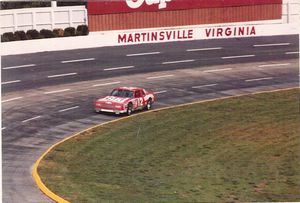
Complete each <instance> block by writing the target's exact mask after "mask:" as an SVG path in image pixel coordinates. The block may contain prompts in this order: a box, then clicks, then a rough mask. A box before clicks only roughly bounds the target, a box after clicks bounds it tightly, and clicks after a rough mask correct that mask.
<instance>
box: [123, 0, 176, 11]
mask: <svg viewBox="0 0 300 203" xmlns="http://www.w3.org/2000/svg"><path fill="white" fill-rule="evenodd" d="M145 1H146V4H147V5H148V6H151V5H153V4H158V8H159V9H163V8H166V7H167V2H170V1H172V0H126V3H127V6H129V7H130V8H133V9H135V8H139V7H141V6H142V4H143V3H144V2H145Z"/></svg>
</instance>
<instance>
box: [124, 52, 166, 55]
mask: <svg viewBox="0 0 300 203" xmlns="http://www.w3.org/2000/svg"><path fill="white" fill-rule="evenodd" d="M155 54H160V52H148V53H137V54H127V55H126V56H146V55H155Z"/></svg>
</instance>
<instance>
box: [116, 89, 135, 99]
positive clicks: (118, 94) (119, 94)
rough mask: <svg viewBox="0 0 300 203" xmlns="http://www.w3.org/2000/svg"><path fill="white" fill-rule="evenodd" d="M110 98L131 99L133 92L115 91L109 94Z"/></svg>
mask: <svg viewBox="0 0 300 203" xmlns="http://www.w3.org/2000/svg"><path fill="white" fill-rule="evenodd" d="M110 95H111V96H115V97H133V91H130V90H123V89H115V90H113V91H112V92H111V94H110Z"/></svg>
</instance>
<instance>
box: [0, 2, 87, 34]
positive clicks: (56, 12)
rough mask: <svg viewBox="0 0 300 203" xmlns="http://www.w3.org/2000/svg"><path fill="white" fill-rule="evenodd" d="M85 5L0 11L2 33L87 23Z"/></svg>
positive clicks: (51, 28)
mask: <svg viewBox="0 0 300 203" xmlns="http://www.w3.org/2000/svg"><path fill="white" fill-rule="evenodd" d="M87 19H88V18H87V10H86V8H85V6H62V7H44V8H28V9H27V8H26V9H8V10H1V11H0V22H1V25H0V33H1V34H3V33H5V32H15V31H18V30H23V31H25V32H26V31H27V30H30V29H36V30H41V29H49V30H53V29H55V28H62V29H64V28H66V27H77V26H78V25H83V24H84V25H87V24H88V22H87V21H88V20H87Z"/></svg>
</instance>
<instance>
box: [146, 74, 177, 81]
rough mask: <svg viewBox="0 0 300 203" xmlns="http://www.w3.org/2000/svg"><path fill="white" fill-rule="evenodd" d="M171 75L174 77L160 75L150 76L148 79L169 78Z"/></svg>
mask: <svg viewBox="0 0 300 203" xmlns="http://www.w3.org/2000/svg"><path fill="white" fill-rule="evenodd" d="M169 77H174V75H160V76H153V77H148V78H146V79H147V80H152V79H160V78H169Z"/></svg>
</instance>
